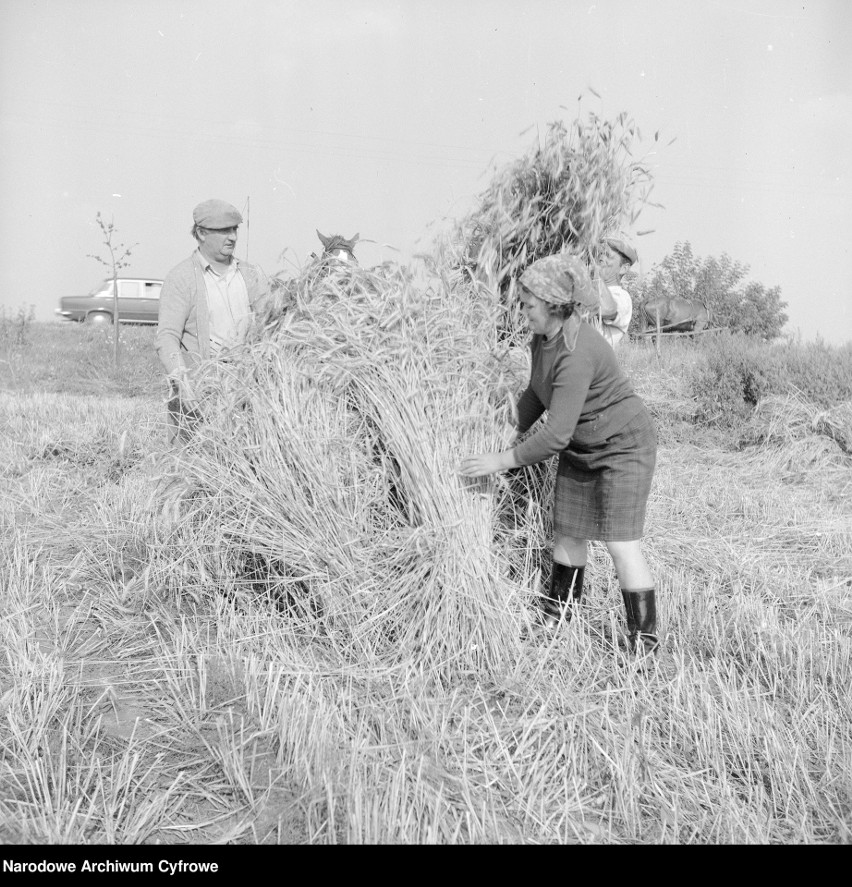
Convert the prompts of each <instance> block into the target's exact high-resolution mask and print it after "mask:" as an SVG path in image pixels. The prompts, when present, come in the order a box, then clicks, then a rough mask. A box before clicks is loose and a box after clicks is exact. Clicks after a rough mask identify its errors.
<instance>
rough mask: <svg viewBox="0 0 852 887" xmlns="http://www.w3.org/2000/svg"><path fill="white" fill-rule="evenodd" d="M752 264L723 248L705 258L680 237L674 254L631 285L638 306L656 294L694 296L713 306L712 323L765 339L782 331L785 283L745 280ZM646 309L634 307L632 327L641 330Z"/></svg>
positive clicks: (629, 285)
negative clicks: (767, 285) (716, 255)
mask: <svg viewBox="0 0 852 887" xmlns="http://www.w3.org/2000/svg"><path fill="white" fill-rule="evenodd" d="M748 271H749V266H748V265H745V264H743V263H742V262H737V261H734V260H733V259H731V257H730V256H728V255H726V254H724V253H723V254H722V256H721V258H718V259H717V258H715V257H714V256H708V257H707V258H704V259H702V258H700V257H698V256H694V255H693V253H692V246H691V245H690V243H689V241H685V242H683V243H680V242H679V243H676V244H675V246H674V249H673V250H672V252H671V254H670V255H668V256H666V257H665V258H664V259H663V261H662V262H660V264H659V265H658V266H656V267H654V268H653V269H652V270H651V272H650V273H649V274H647V275H646V276H645V278H644V279H643V280H642V281H641V283H640V282H631V281H629V280H628V281H627V282H626V285H627V288H628V290H629V292H630V294H631V295H632V296H633V299H634V302H636V303H637V309H638V306H639V305H641V303H642V302H644V301H645V300H647V299H650V298H655V297H657V296H665V297H674V298H681V299H692V300H694V301H696V302H700V303H701V304H703V305H704V306H705V307H706V308H707V310H708V311H709V312H710V326H711V327H722V328H724V329H727V330H730V331H731V332H733V333H744V334H745V335H748V336H755V337H757V338H761V339H767V340H768V339H776V338H778V336H780V335H781V330H782V329H783V327H784V324H785V323H787V315H786V314H785V313H784V309H785V308H786V307H787V303H786V302H782V301H781V288H780V287H778V286H774V287H770V288H767V287H766V286H764V285H763V284H762V283H758V282H756V281H746V277H747V275H748ZM640 326H641V311H639V310H636V311H634V312H633V319H632V321H631V325H630V332H632V333H636V332H639V330H640Z"/></svg>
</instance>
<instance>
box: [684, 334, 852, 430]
mask: <svg viewBox="0 0 852 887" xmlns="http://www.w3.org/2000/svg"><path fill="white" fill-rule="evenodd" d="M692 393H693V396H694V397H695V400H696V420H697V421H698V422H700V423H702V424H707V425H720V426H728V427H729V426H731V425H734V424H737V423H738V422H739V421H741V420H743V419H746V418H748V416H750V414H751V413H752V411H753V410H754V408H755V406H757V404H758V402H759V401H760V400H761V399H762V398H765V397H769V396H770V395H788V394H792V395H796V396H798V397H799V398H801V399H803V400H804V401H805V402H809V403H812V404H814V405H817V406H820V407H822V408H826V409H827V408H830V407H833V406H836V405H838V404H842V403H844V402H846V401H850V400H852V345H850V344H847V345H843V346H840V347H835V346H831V345H827V344H826V343H824V342H822V341H817V342H812V343H804V344H800V343H793V342H788V343H786V344H784V345H770V344H766V343H760V342H755V341H754V339H752V338H749V337H748V336H745V335H742V334H739V335H732V334H724V335H721V336H718V337H715V338H714V339H713V340H712V341H711V342H709V343H708V346H707V347H706V351H705V355H704V360H703V361H702V362H701V363H700V364H699V365H698V367H697V369H696V371H695V373H694V375H693V379H692Z"/></svg>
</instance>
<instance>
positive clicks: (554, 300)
mask: <svg viewBox="0 0 852 887" xmlns="http://www.w3.org/2000/svg"><path fill="white" fill-rule="evenodd" d="M591 288H592V283H591V280H590V278H589V275H588V271H587V270H586V267H585V265H584V264H583V263H582V262H580V261H579V260H578V259H577V258H575V257H572V256H570V255H567V254H562V255H558V256H548V257H547V258H544V259H539V260H538V261H536V262H534V263H533V264H532V265H530V267H529V268H527V269H526V270H525V271H524V272H523V274H522V275H521V277H520V279H519V292H520V298H521V302H522V306H523V312H524V315H525V316H526V318H527V323H528V324H529V327H530V329H531V331H532V334H533V335H532V342H531V346H530V347H531V350H532V367H531V372H530V382H529V385H528V387H527V389H526V390H525V391H524V393H523V394H522V395H521V397H520V400H519V401H518V410H517V412H518V422H517V426H516V432H517V434H516V435H515V437H514V439H513V443H514V441H515V440H517V435H523V434H524V433H525V432H527V431H528V430H529V429H530V428H531V427H532V426H533V424H534V423H535V422H536V421H537V420H538V419H539V417H540V416H541V415H542V414H543V413H544V412H545V410H546V411H547V421H546V422H545V423H543V424H542V425H541V426H540V427H539V428H538V430H536V431H535V433H533V434H532V435H530V436H529V437H527V438H526V439H525V440H523V441H522V442H521V443H517V444H515V445H513V446H511V448H510V449H506V450H504V451H502V452H493V453H481V454H477V455H471V456H467V457H466V458H464V459H463V460H462V462H461V465H460V467H459V473H460V474H461V475H462V476H464V477H471V478H472V477H480V476H482V475H488V474H493V473H495V472H498V471H506V470H509V469H512V468H517V467H520V466H524V465H531V464H533V463H536V462H541V461H543V460H545V459H549V458H550V457H551V456H558V457H559V464H558V467H557V475H556V491H555V501H554V505H553V528H554V545H553V572H552V576H551V582H550V593H549V595H547V597H545V598H544V600H543V622H544V624H545V626H546V627H548V628H555V627H556V626H557V625H558V623H559V621H560V620H561V619H563V618H564V619H565V620H568V619H570V618H571V613H572V610H573V608H574V607H576V606H578V605H579V603H580V600H581V597H582V593H583V579H584V571H585V567H586V556H587V541H588V540H589V539H599V540H602V541H603V543H604V544H605V545H606V548H607V550H608V552H609V554H610V556H611V557H612V560H613V564H614V565H615V570H616V573H617V575H618V580H619V583H620V585H621V594H622V598H623V601H624V607H625V610H626V613H627V635H628V646H629V649H630V650H631V651H632V652H637V653H640V654H643V655H644V654H647V653H651V652H654V651H656V649H657V647H658V643H659V642H658V639H657V611H656V600H655V589H654V580H653V577H652V575H651V572H650V570H649V568H648V564H647V562H646V561H645V557H644V555H643V553H642V547H641V538H642V533H643V529H644V522H645V509H646V504H647V500H648V494H649V492H650V489H651V480H652V477H653V473H654V466H655V463H656V453H657V436H656V430H655V428H654V423H653V420H652V418H651V416H650V414H649V413H648V410H647V409H646V407H645V404H644V403H643V402H642V400H640V398H639V397H638V396H637V395H636V394H635V393H634V391H633V388H632V386H631V384H630V382H629V381H628V379H627V377H626V376H625V375H624V373H623V372H622V371H621V368H620V367H619V364H618V358H617V357H616V355H615V352H614V351H613V349H612V348H611V347H609V345H608V344H607V342H606V340H605V339H604V338H603V337H602V336H601V335H600V333H598V332H597V331H596V330H595V329H594V328H593V327H592V326H590V325H589V324H587V323H584V322H582V321H581V320H580V318H579V312H575V305H577V304H582V303H583V302H584V301H586V300H587V298H588V293H589V291H591Z"/></svg>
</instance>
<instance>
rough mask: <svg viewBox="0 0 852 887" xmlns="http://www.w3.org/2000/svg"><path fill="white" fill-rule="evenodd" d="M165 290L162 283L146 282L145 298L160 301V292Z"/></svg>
mask: <svg viewBox="0 0 852 887" xmlns="http://www.w3.org/2000/svg"><path fill="white" fill-rule="evenodd" d="M162 288H163V285H162V283H160V282H159V281H154V280H146V281H145V298H146V299H159V298H160V290H161V289H162Z"/></svg>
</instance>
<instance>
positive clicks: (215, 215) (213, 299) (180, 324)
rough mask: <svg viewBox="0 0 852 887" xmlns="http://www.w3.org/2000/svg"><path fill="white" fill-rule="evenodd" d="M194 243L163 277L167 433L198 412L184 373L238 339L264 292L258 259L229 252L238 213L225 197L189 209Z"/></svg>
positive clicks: (160, 344)
mask: <svg viewBox="0 0 852 887" xmlns="http://www.w3.org/2000/svg"><path fill="white" fill-rule="evenodd" d="M192 219H193V225H192V232H191V233H192V236H193V237H194V238H195V239H196V241H197V242H198V248H197V249H196V250H195V251H194V252H193V253H192V255H190V256H189V258H188V259H184V260H183V261H182V262H181V263H180V264H179V265H177V266H176V267H174V268H173V269H172V270H171V271H170V272H169V273H168V274H167V275H166V279H165V281H163V289H162V292H161V293H160V314H159V322H158V324H157V337H156V348H157V354H158V355H159V358H160V362H161V363H162V364H163V367H164V368H165V371H166V375H167V377H168V380H169V403H168V418H169V439H170V440H171V442H172V443H174V442H175V440H177V439H178V438H179V437H180V438H183V439H186V438H187V436H188V435H189V432H190V430H191V427H192V425H193V423H194V421H195V420H196V419H197V413H196V411H195V408H194V405H193V397H192V387H191V384H190V381H189V373H190V371H191V370H193V369H194V368H195V367H197V366H198V364H199V363H201V361H202V360H206V359H207V358H210V357H215V356H217V355H218V354H219V353H220V352H222V351H223V350H224V349H227V348H229V347H230V346H232V345H236V344H238V343H240V342H242V341H243V340H244V338H245V335H246V332H247V330H248V328H249V324H250V323H251V318H252V314H253V312H254V311H255V310H257V308H258V307H259V306H260V303H261V302H262V300H264V299H265V298H266V297H267V296H268V294H269V279H268V278H267V276H266V275H265V274H264V273H263V271H262V270H261V268H260V267H259V266H257V265H250V264H249V263H248V262H244V261H240V260H239V259H237V257H236V256H235V255H234V248H235V247H236V245H237V228H238V226H239V224H240V223H241V222H242V220H243V217H242V216H241V215H240V213H239V212H238V210H237V209H236V207H233V206H231V204H230V203H226V202H225V201H224V200H205V201H204V203H199V204H198V206H196V207H195V210H194V211H193V213H192Z"/></svg>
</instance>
